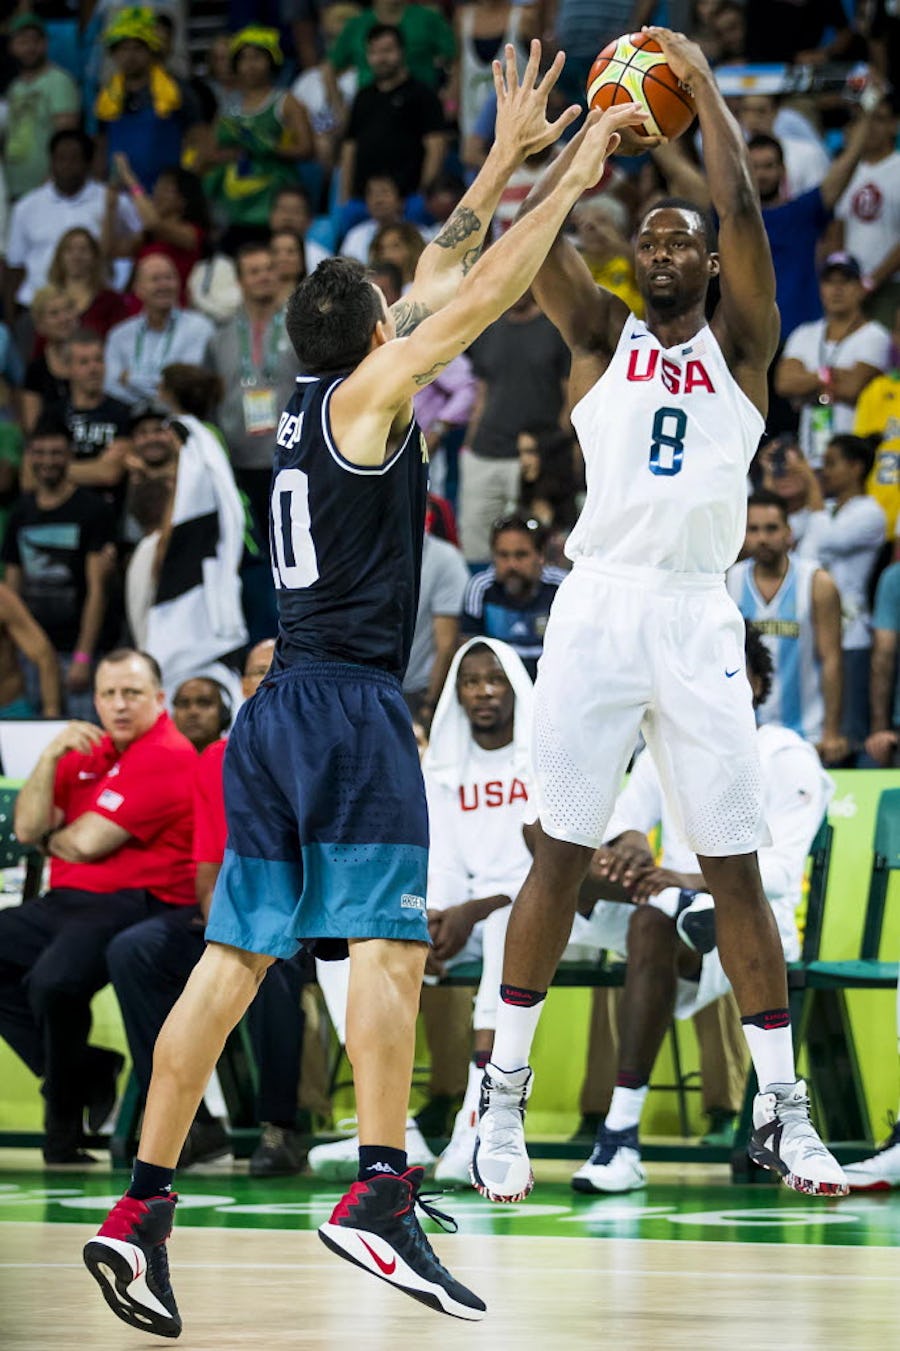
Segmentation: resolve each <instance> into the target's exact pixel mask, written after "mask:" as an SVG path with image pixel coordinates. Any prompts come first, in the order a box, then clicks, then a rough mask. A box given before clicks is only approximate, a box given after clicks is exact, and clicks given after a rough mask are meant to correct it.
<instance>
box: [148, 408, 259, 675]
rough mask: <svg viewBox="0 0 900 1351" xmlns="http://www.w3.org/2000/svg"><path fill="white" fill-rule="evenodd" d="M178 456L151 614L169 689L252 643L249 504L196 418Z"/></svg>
mask: <svg viewBox="0 0 900 1351" xmlns="http://www.w3.org/2000/svg"><path fill="white" fill-rule="evenodd" d="M177 421H178V423H179V424H180V425H181V426H182V427H183V428H184V430H185V432H186V433H187V439H186V440H185V442H184V444H183V446H182V447H181V451H180V453H179V457H178V475H177V478H176V482H175V500H174V503H173V508H172V532H171V536H170V538H169V545H168V548H167V550H166V555H165V558H164V559H163V564H162V568H161V570H160V575H159V580H158V583H157V587H156V597H155V599H154V603H153V605H152V607H151V609H150V613H149V615H148V617H147V638H146V643H147V651H148V652H150V653H151V654H152V655H153V656H154V657H155V658H156V660H157V661H158V662H159V664H160V666H161V668H162V672H163V684H164V686H165V688H166V690H167V692H170V691H171V690H172V689H173V688H174V687H175V686H176V685H177V684H180V683H181V681H182V680H186V679H187V678H188V677H189V676H192V675H202V674H206V673H207V670H208V668H209V667H211V666H213V665H215V664H216V663H217V662H218V661H219V659H220V658H221V657H224V656H227V655H228V654H229V653H231V652H234V651H235V649H238V648H241V647H243V646H244V645H245V643H246V642H247V626H246V624H245V623H244V614H243V610H242V609H241V581H240V575H239V569H240V565H241V558H242V555H243V548H244V507H243V503H242V502H241V498H240V494H239V493H238V490H237V485H236V484H235V481H234V474H233V473H232V470H231V465H230V463H229V461H228V456H227V455H226V454H225V451H224V450H223V448H222V446H221V444H220V442H219V441H218V439H217V438H216V437H215V436H214V435H213V433H212V432H211V431H210V430H209V428H208V427H206V426H204V424H203V423H202V422H200V421H198V419H197V418H195V417H190V416H187V415H182V416H180V417H179V418H178V419H177Z"/></svg>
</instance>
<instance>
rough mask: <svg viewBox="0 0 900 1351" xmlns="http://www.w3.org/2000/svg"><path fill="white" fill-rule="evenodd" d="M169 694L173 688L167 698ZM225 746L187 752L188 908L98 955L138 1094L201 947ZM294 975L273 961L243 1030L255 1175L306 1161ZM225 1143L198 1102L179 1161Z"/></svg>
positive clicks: (257, 659) (270, 643)
mask: <svg viewBox="0 0 900 1351" xmlns="http://www.w3.org/2000/svg"><path fill="white" fill-rule="evenodd" d="M274 650H275V642H274V640H273V639H271V638H268V639H266V640H265V641H264V642H261V643H257V645H256V646H255V647H254V648H252V649H251V651H250V653H249V655H248V657H247V661H246V664H245V666H244V677H243V693H244V697H245V698H246V699H249V698H251V697H252V695H254V694H255V693H256V691H257V689H258V688H259V686H260V684H261V683H262V681H263V680H264V679H265V677H266V675H267V674H268V670H269V666H270V665H271V662H272V654H273V652H274ZM200 683H202V682H198V681H188V682H186V684H188V685H194V684H200ZM184 689H185V686H184V685H183V686H182V687H181V690H182V691H183V690H184ZM179 693H180V692H179ZM178 697H179V696H178V695H177V694H176V696H175V702H176V703H177V701H178ZM177 716H178V713H177V710H176V718H177ZM185 731H186V732H187V728H186V727H185ZM226 745H227V742H226V741H225V740H224V739H223V738H222V737H221V736H220V737H218V738H217V739H216V740H215V741H213V742H212V744H211V745H208V746H206V748H205V749H204V750H203V751H202V753H201V754H200V756H199V758H198V759H197V760H195V766H194V774H195V777H194V840H193V856H194V861H195V863H196V865H197V878H196V899H197V902H198V905H197V907H196V908H193V909H191V910H190V911H189V912H188V914H187V916H186V917H185V918H186V919H187V921H188V922H187V923H185V922H183V921H182V917H181V916H180V915H177V914H165V915H156V916H154V917H153V918H152V919H148V920H145V921H144V923H143V924H139V925H136V926H134V927H132V928H130V929H126V930H125V931H124V932H123V933H120V934H118V935H117V936H116V937H115V938H114V939H113V941H112V942H111V943H110V945H109V949H108V951H107V954H106V957H107V963H108V966H109V973H110V979H111V981H112V983H113V988H114V989H115V991H116V996H117V998H118V1000H119V1004H120V1006H121V1009H122V1018H123V1020H124V1023H125V1031H126V1033H127V1035H128V1045H129V1049H130V1051H131V1055H132V1060H133V1062H134V1070H135V1074H136V1075H137V1079H138V1083H139V1084H140V1087H141V1091H142V1093H144V1094H146V1092H147V1089H148V1087H149V1085H150V1074H151V1070H152V1065H153V1044H154V1042H155V1041H156V1038H157V1036H158V1035H159V1030H160V1028H161V1027H162V1025H163V1023H164V1022H165V1020H166V1018H167V1017H168V1015H169V1012H170V1010H171V1009H172V1007H173V1005H174V1004H175V1001H176V1000H177V999H178V997H179V995H180V994H181V991H182V990H183V989H184V986H185V983H186V982H187V978H188V976H189V975H190V973H191V971H192V970H193V969H194V967H195V966H196V964H197V962H198V961H199V960H200V957H201V955H202V953H203V949H204V947H205V946H206V940H205V938H204V932H203V931H204V927H205V924H206V917H207V915H208V914H209V907H210V903H211V901H212V894H213V887H214V886H215V883H216V878H217V876H218V874H219V868H220V867H221V864H222V857H223V855H224V853H225V841H226V836H227V833H228V832H227V827H226V823H225V799H224V793H223V791H222V765H223V762H224V759H225V747H226ZM303 983H304V972H303V967H302V958H300V959H298V958H294V959H292V960H291V961H289V962H278V963H277V964H276V965H275V967H274V968H273V970H272V972H271V973H270V976H269V979H268V980H266V981H265V982H264V983H263V986H262V988H261V990H260V992H259V994H258V995H257V997H256V999H255V1001H254V1003H253V1004H252V1005H251V1010H250V1028H251V1034H252V1038H253V1046H254V1052H255V1054H256V1060H257V1066H258V1069H259V1101H258V1110H259V1119H260V1121H261V1122H262V1126H263V1132H262V1138H261V1140H260V1144H259V1147H258V1148H257V1150H256V1152H255V1153H254V1155H253V1157H252V1158H251V1160H250V1172H251V1174H252V1175H253V1176H255V1177H275V1176H286V1175H288V1174H291V1173H297V1172H299V1171H300V1169H301V1168H302V1166H303V1164H304V1162H305V1159H306V1151H305V1149H304V1148H303V1147H302V1145H301V1141H300V1135H299V1133H298V1131H297V1130H296V1113H297V1083H298V1079H299V1075H300V1060H301V1053H302V1045H303V1017H302V1013H301V1010H300V995H301V992H302V988H303ZM230 1148H231V1145H230V1141H229V1137H228V1135H227V1133H226V1131H225V1130H224V1128H223V1127H222V1125H221V1123H220V1122H219V1121H216V1120H215V1118H213V1117H212V1116H210V1114H209V1112H208V1111H207V1109H206V1108H205V1106H204V1104H203V1103H202V1102H201V1104H200V1108H199V1110H198V1112H197V1115H196V1117H195V1118H194V1122H193V1125H192V1126H191V1129H190V1132H189V1134H188V1138H187V1142H186V1145H185V1149H184V1151H183V1153H182V1157H181V1160H180V1161H179V1167H180V1168H182V1169H184V1168H185V1167H187V1166H188V1165H189V1164H192V1163H199V1162H209V1161H211V1160H213V1159H216V1158H221V1157H222V1156H223V1155H225V1154H226V1153H228V1152H229V1151H230Z"/></svg>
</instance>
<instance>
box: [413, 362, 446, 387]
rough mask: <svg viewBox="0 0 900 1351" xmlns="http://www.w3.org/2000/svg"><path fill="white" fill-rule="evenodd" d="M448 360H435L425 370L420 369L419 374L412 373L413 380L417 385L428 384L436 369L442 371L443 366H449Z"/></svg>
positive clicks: (436, 371)
mask: <svg viewBox="0 0 900 1351" xmlns="http://www.w3.org/2000/svg"><path fill="white" fill-rule="evenodd" d="M449 365H450V362H449V361H436V362H435V363H434V365H433V366H431V367H430V368H429V369H428V370H427V371H422V373H421V375H414V376H413V382H414V384H417V385H427V384H430V383H431V381H432V380H433V379H434V377H435V376H436V375H437V373H438V371H442V370H443V369H444V367H445V366H449Z"/></svg>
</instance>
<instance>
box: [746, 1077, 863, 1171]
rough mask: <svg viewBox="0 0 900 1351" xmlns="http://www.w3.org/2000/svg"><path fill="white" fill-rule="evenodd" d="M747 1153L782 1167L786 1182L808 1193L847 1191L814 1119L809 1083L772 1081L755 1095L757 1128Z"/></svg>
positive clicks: (756, 1160) (773, 1166)
mask: <svg viewBox="0 0 900 1351" xmlns="http://www.w3.org/2000/svg"><path fill="white" fill-rule="evenodd" d="M747 1153H748V1154H749V1155H750V1157H751V1159H753V1161H754V1163H758V1164H760V1165H761V1166H762V1167H763V1168H768V1169H769V1170H770V1171H771V1172H773V1173H780V1174H781V1180H782V1182H784V1184H785V1186H787V1187H791V1188H792V1189H793V1190H794V1191H796V1192H804V1193H805V1195H807V1196H846V1195H847V1191H848V1185H847V1178H846V1176H845V1175H844V1170H843V1169H842V1168H841V1165H840V1164H839V1163H838V1161H837V1159H836V1158H835V1157H834V1155H833V1154H831V1153H829V1151H828V1150H827V1149H826V1148H825V1146H824V1145H823V1144H822V1141H821V1140H820V1139H819V1136H818V1134H817V1133H816V1129H815V1127H814V1126H813V1124H812V1122H811V1121H810V1119H809V1096H808V1094H807V1092H806V1083H805V1082H804V1080H803V1079H798V1080H797V1082H796V1083H794V1084H769V1086H768V1088H767V1089H766V1091H765V1093H757V1095H756V1097H755V1098H754V1099H753V1130H752V1132H751V1134H750V1140H749V1142H748V1144H747Z"/></svg>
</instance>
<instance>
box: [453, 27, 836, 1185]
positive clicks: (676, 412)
mask: <svg viewBox="0 0 900 1351" xmlns="http://www.w3.org/2000/svg"><path fill="white" fill-rule="evenodd" d="M645 31H647V32H649V33H650V34H651V36H652V37H654V38H656V40H657V41H658V42H659V43H660V45H661V47H662V49H663V51H664V52H665V54H666V57H667V60H668V62H669V64H670V66H671V68H672V70H673V71H674V73H675V74H676V76H677V77H678V78H679V79H680V80H681V81H682V82H683V83H684V84H686V85H688V86H690V88H691V89H692V90H693V94H694V98H695V100H696V106H697V112H698V115H699V118H700V130H701V133H702V136H703V150H704V158H705V161H706V166H705V167H706V173H707V178H708V181H709V184H710V190H711V195H712V203H713V206H714V207H715V210H716V214H717V216H718V219H719V247H718V252H714V251H713V249H712V241H711V239H710V237H709V227H708V224H707V222H706V221H705V220H704V217H703V213H702V212H701V211H700V210H698V209H697V208H695V207H693V206H692V205H690V204H689V203H680V202H670V203H669V204H666V203H665V202H663V203H658V204H657V205H656V206H655V207H653V208H651V210H650V211H649V212H648V213H647V215H646V216H645V218H644V219H643V221H642V222H641V224H640V227H639V230H638V235H637V243H636V250H635V271H636V277H637V283H638V287H639V289H640V291H641V294H642V296H643V298H644V301H645V305H646V315H647V318H646V321H645V322H644V321H640V320H638V319H635V317H634V316H633V315H632V314H629V313H628V311H627V308H626V306H625V305H624V304H623V303H622V302H621V301H620V300H618V299H617V298H616V297H614V296H612V295H610V294H607V293H606V292H604V291H602V290H600V289H598V288H597V287H596V286H595V284H594V282H593V280H592V278H591V275H590V273H589V272H588V269H587V267H586V266H585V264H584V262H583V261H582V259H581V258H580V257H579V255H578V253H577V252H576V250H575V249H574V248H573V247H572V246H571V245H570V244H569V243H568V242H567V241H566V240H564V239H563V238H559V239H558V240H557V242H556V245H555V246H554V248H553V249H552V250H551V252H550V254H549V255H548V258H547V260H546V261H545V262H544V264H543V266H542V267H541V269H540V271H539V272H538V275H537V277H536V279H535V282H534V283H533V286H534V294H535V296H536V298H537V299H538V302H539V304H540V305H541V307H542V309H543V310H544V312H545V313H546V314H547V315H548V317H549V318H550V319H551V320H552V321H553V322H554V323H555V324H556V326H557V327H558V328H559V330H560V332H561V333H562V335H563V337H564V338H565V339H566V341H567V343H568V345H569V347H570V349H571V353H572V373H571V400H572V405H573V411H572V422H573V424H574V426H575V429H576V431H577V433H578V438H579V441H580V443H581V447H582V450H583V452H584V457H585V465H586V472H587V498H586V501H585V505H584V509H583V511H582V514H581V517H580V519H579V521H578V523H577V525H576V526H575V529H574V531H573V532H572V535H571V536H570V538H569V541H568V544H567V546H566V552H567V553H568V555H569V556H570V558H571V559H572V560H573V563H574V567H573V570H572V572H571V574H570V576H569V577H568V578H567V579H566V581H564V582H563V584H562V586H561V587H560V589H559V592H558V593H557V597H556V600H555V602H554V605H553V609H552V611H551V614H550V621H549V624H548V627H547V632H546V636H545V640H544V655H543V658H542V660H541V663H540V666H539V668H538V677H537V684H536V686H535V735H534V746H535V769H536V777H537V787H538V801H539V806H540V828H539V830H538V831H537V832H536V840H535V854H534V862H533V865H532V868H531V871H530V873H529V875H528V878H527V880H526V882H525V885H524V887H523V888H522V891H521V892H520V893H519V896H518V898H517V900H516V902H515V905H514V907H513V913H512V916H511V918H510V922H509V929H508V932H507V939H506V950H505V956H504V970H503V984H502V985H501V987H500V1004H499V1006H498V1011H497V1029H496V1035H495V1039H494V1049H493V1053H492V1057H491V1063H490V1064H489V1065H488V1066H487V1069H486V1071H485V1077H484V1081H483V1085H482V1100H481V1119H480V1121H479V1127H478V1140H477V1143H476V1147H475V1155H474V1158H473V1164H472V1178H473V1182H474V1184H475V1186H476V1188H477V1189H478V1190H479V1191H480V1192H481V1193H482V1194H483V1195H485V1196H488V1197H489V1198H490V1199H491V1200H495V1201H516V1200H519V1199H521V1198H522V1197H524V1196H526V1195H527V1194H528V1192H529V1191H530V1190H531V1188H532V1186H533V1177H532V1172H531V1165H530V1163H529V1160H528V1154H527V1150H526V1147H525V1137H524V1113H525V1103H526V1100H527V1098H528V1094H529V1092H530V1088H531V1079H532V1075H531V1070H530V1069H529V1068H528V1063H527V1062H528V1055H529V1051H530V1048H531V1042H532V1039H533V1036H534V1032H535V1029H536V1026H537V1022H538V1019H539V1017H540V1011H541V1006H542V1003H543V1001H544V998H545V995H546V992H547V988H548V986H549V984H550V981H551V980H552V978H553V973H554V971H555V969H556V964H557V961H558V959H559V955H560V953H561V952H562V950H563V948H564V946H565V943H566V940H567V938H568V935H569V931H570V928H571V925H572V916H573V913H574V911H575V905H576V898H577V893H578V889H579V886H580V884H581V882H582V880H583V878H584V877H585V874H586V872H587V869H588V865H589V863H590V859H591V855H592V852H593V850H594V849H596V848H597V847H598V846H599V844H600V843H601V842H602V840H603V838H604V831H605V828H606V825H607V822H608V820H609V817H610V814H611V812H612V807H613V803H614V801H615V797H616V792H617V790H618V788H619V785H620V782H621V778H622V775H623V773H624V771H625V768H626V765H627V763H628V759H629V756H630V755H631V752H632V750H633V748H634V744H635V740H636V737H637V734H638V732H639V730H643V732H644V735H645V737H646V739H647V742H648V745H649V748H650V751H651V753H652V755H653V758H654V760H655V762H656V766H657V769H658V771H659V775H660V779H661V781H662V785H663V788H664V791H665V792H666V795H667V797H668V799H669V801H670V802H671V804H672V807H673V808H674V810H675V813H676V817H677V818H678V819H679V820H680V825H681V827H682V833H683V836H684V838H685V839H686V841H687V843H688V844H689V845H690V847H691V849H692V850H693V851H694V852H695V853H696V854H697V855H698V857H699V862H700V866H701V869H702V872H703V875H704V877H705V879H706V882H707V886H708V889H709V891H710V892H711V893H712V895H713V897H714V900H715V906H716V929H717V934H718V941H719V953H720V956H721V960H722V965H723V967H724V969H725V971H726V973H727V975H728V977H729V979H730V981H731V984H732V987H733V989H734V993H735V995H736V997H737V1000H738V1004H739V1006H740V1008H741V1013H742V1018H743V1022H744V1025H745V1031H746V1034H747V1040H748V1043H749V1046H750V1051H751V1054H752V1056H753V1062H754V1066H755V1069H756V1075H757V1080H758V1083H759V1089H760V1092H759V1094H758V1096H757V1098H756V1100H755V1103H754V1130H753V1133H752V1136H751V1140H750V1152H751V1155H752V1157H754V1158H755V1159H756V1160H757V1161H758V1162H759V1163H761V1164H763V1165H764V1166H765V1167H768V1168H770V1169H773V1170H774V1171H777V1172H778V1173H780V1174H781V1176H782V1177H783V1179H784V1181H785V1182H786V1183H787V1184H788V1185H789V1186H791V1187H793V1188H795V1189H796V1190H798V1191H802V1192H807V1193H810V1194H826V1195H843V1194H844V1193H845V1191H846V1187H847V1184H846V1180H845V1178H844V1174H843V1172H842V1171H841V1169H840V1167H839V1165H838V1164H837V1162H836V1160H835V1159H834V1158H833V1157H832V1156H831V1154H829V1153H828V1151H827V1150H826V1149H825V1147H824V1146H823V1145H822V1143H821V1141H820V1140H819V1137H818V1135H817V1134H816V1132H815V1130H814V1129H813V1126H812V1124H811V1122H810V1120H809V1099H808V1096H807V1093H806V1085H805V1084H804V1083H803V1082H802V1081H798V1080H797V1079H796V1074H795V1069H794V1056H793V1046H792V1041H791V1028H790V1019H789V1015H788V1000H787V980H786V974H785V966H784V958H783V955H782V951H781V944H780V942H779V938H778V930H777V927H776V924H775V921H774V918H773V915H772V911H771V909H770V907H769V905H768V904H767V902H766V897H765V894H764V893H763V889H762V884H761V882H760V875H759V867H758V865H757V859H756V850H757V847H758V846H759V845H761V844H764V843H767V842H768V839H769V835H768V831H767V829H766V824H765V821H764V818H763V808H762V788H761V777H760V767H759V756H758V750H757V745H756V727H755V722H754V717H753V707H752V696H751V691H750V686H749V683H748V682H747V678H746V675H745V672H744V657H743V633H744V625H743V620H742V619H741V616H740V614H739V612H738V609H737V607H736V606H735V604H734V602H733V601H732V600H731V598H730V597H729V595H728V592H727V590H726V588H725V579H724V574H725V570H726V568H728V566H729V565H730V564H731V563H732V562H733V561H734V559H735V558H736V556H737V553H738V550H739V548H740V546H741V543H742V541H743V538H744V524H745V516H746V487H745V483H746V474H747V469H748V466H749V464H750V460H751V459H752V457H753V455H754V452H755V451H756V448H757V444H758V442H759V438H760V435H761V433H762V430H763V425H764V414H765V411H766V406H767V400H766V371H767V368H768V366H769V363H770V361H771V359H772V356H773V354H774V352H775V348H776V345H777V341H778V331H779V320H778V311H777V309H776V306H775V274H774V270H773V267H772V259H771V255H770V252H769V246H768V242H767V239H766V233H765V230H764V228H763V222H762V217H761V215H760V210H759V204H758V200H757V196H756V193H755V191H754V188H753V182H752V179H751V175H750V165H749V160H748V156H747V151H746V148H745V145H744V140H743V137H742V135H741V132H740V129H739V128H738V126H737V123H736V122H735V121H734V119H733V118H732V116H731V114H730V113H729V112H728V110H727V108H726V106H725V103H724V101H723V99H722V97H721V95H720V93H719V91H718V88H717V86H716V82H715V78H714V76H713V74H712V72H711V70H710V68H709V64H708V62H707V60H706V57H705V56H704V55H703V53H702V51H701V50H700V48H699V47H698V46H697V45H696V44H695V43H692V42H690V41H688V39H687V38H685V37H683V36H682V35H680V34H677V33H673V32H671V31H670V30H669V29H665V28H656V27H653V28H649V29H646V30H645ZM552 190H553V179H552V176H551V177H550V178H549V179H545V180H544V184H543V185H542V186H541V188H539V189H538V190H537V192H536V193H532V195H531V197H529V199H528V201H527V203H526V206H525V208H524V209H525V210H530V209H533V208H534V207H535V206H536V205H537V203H538V202H539V201H540V200H542V199H543V198H544V196H545V195H546V193H547V192H552ZM715 276H718V277H719V281H720V287H721V299H720V302H719V304H718V306H717V308H716V311H715V313H714V315H713V317H712V320H711V321H710V323H709V324H707V322H706V319H705V304H706V295H707V290H708V287H709V283H710V281H711V280H712V278H713V277H715Z"/></svg>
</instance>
